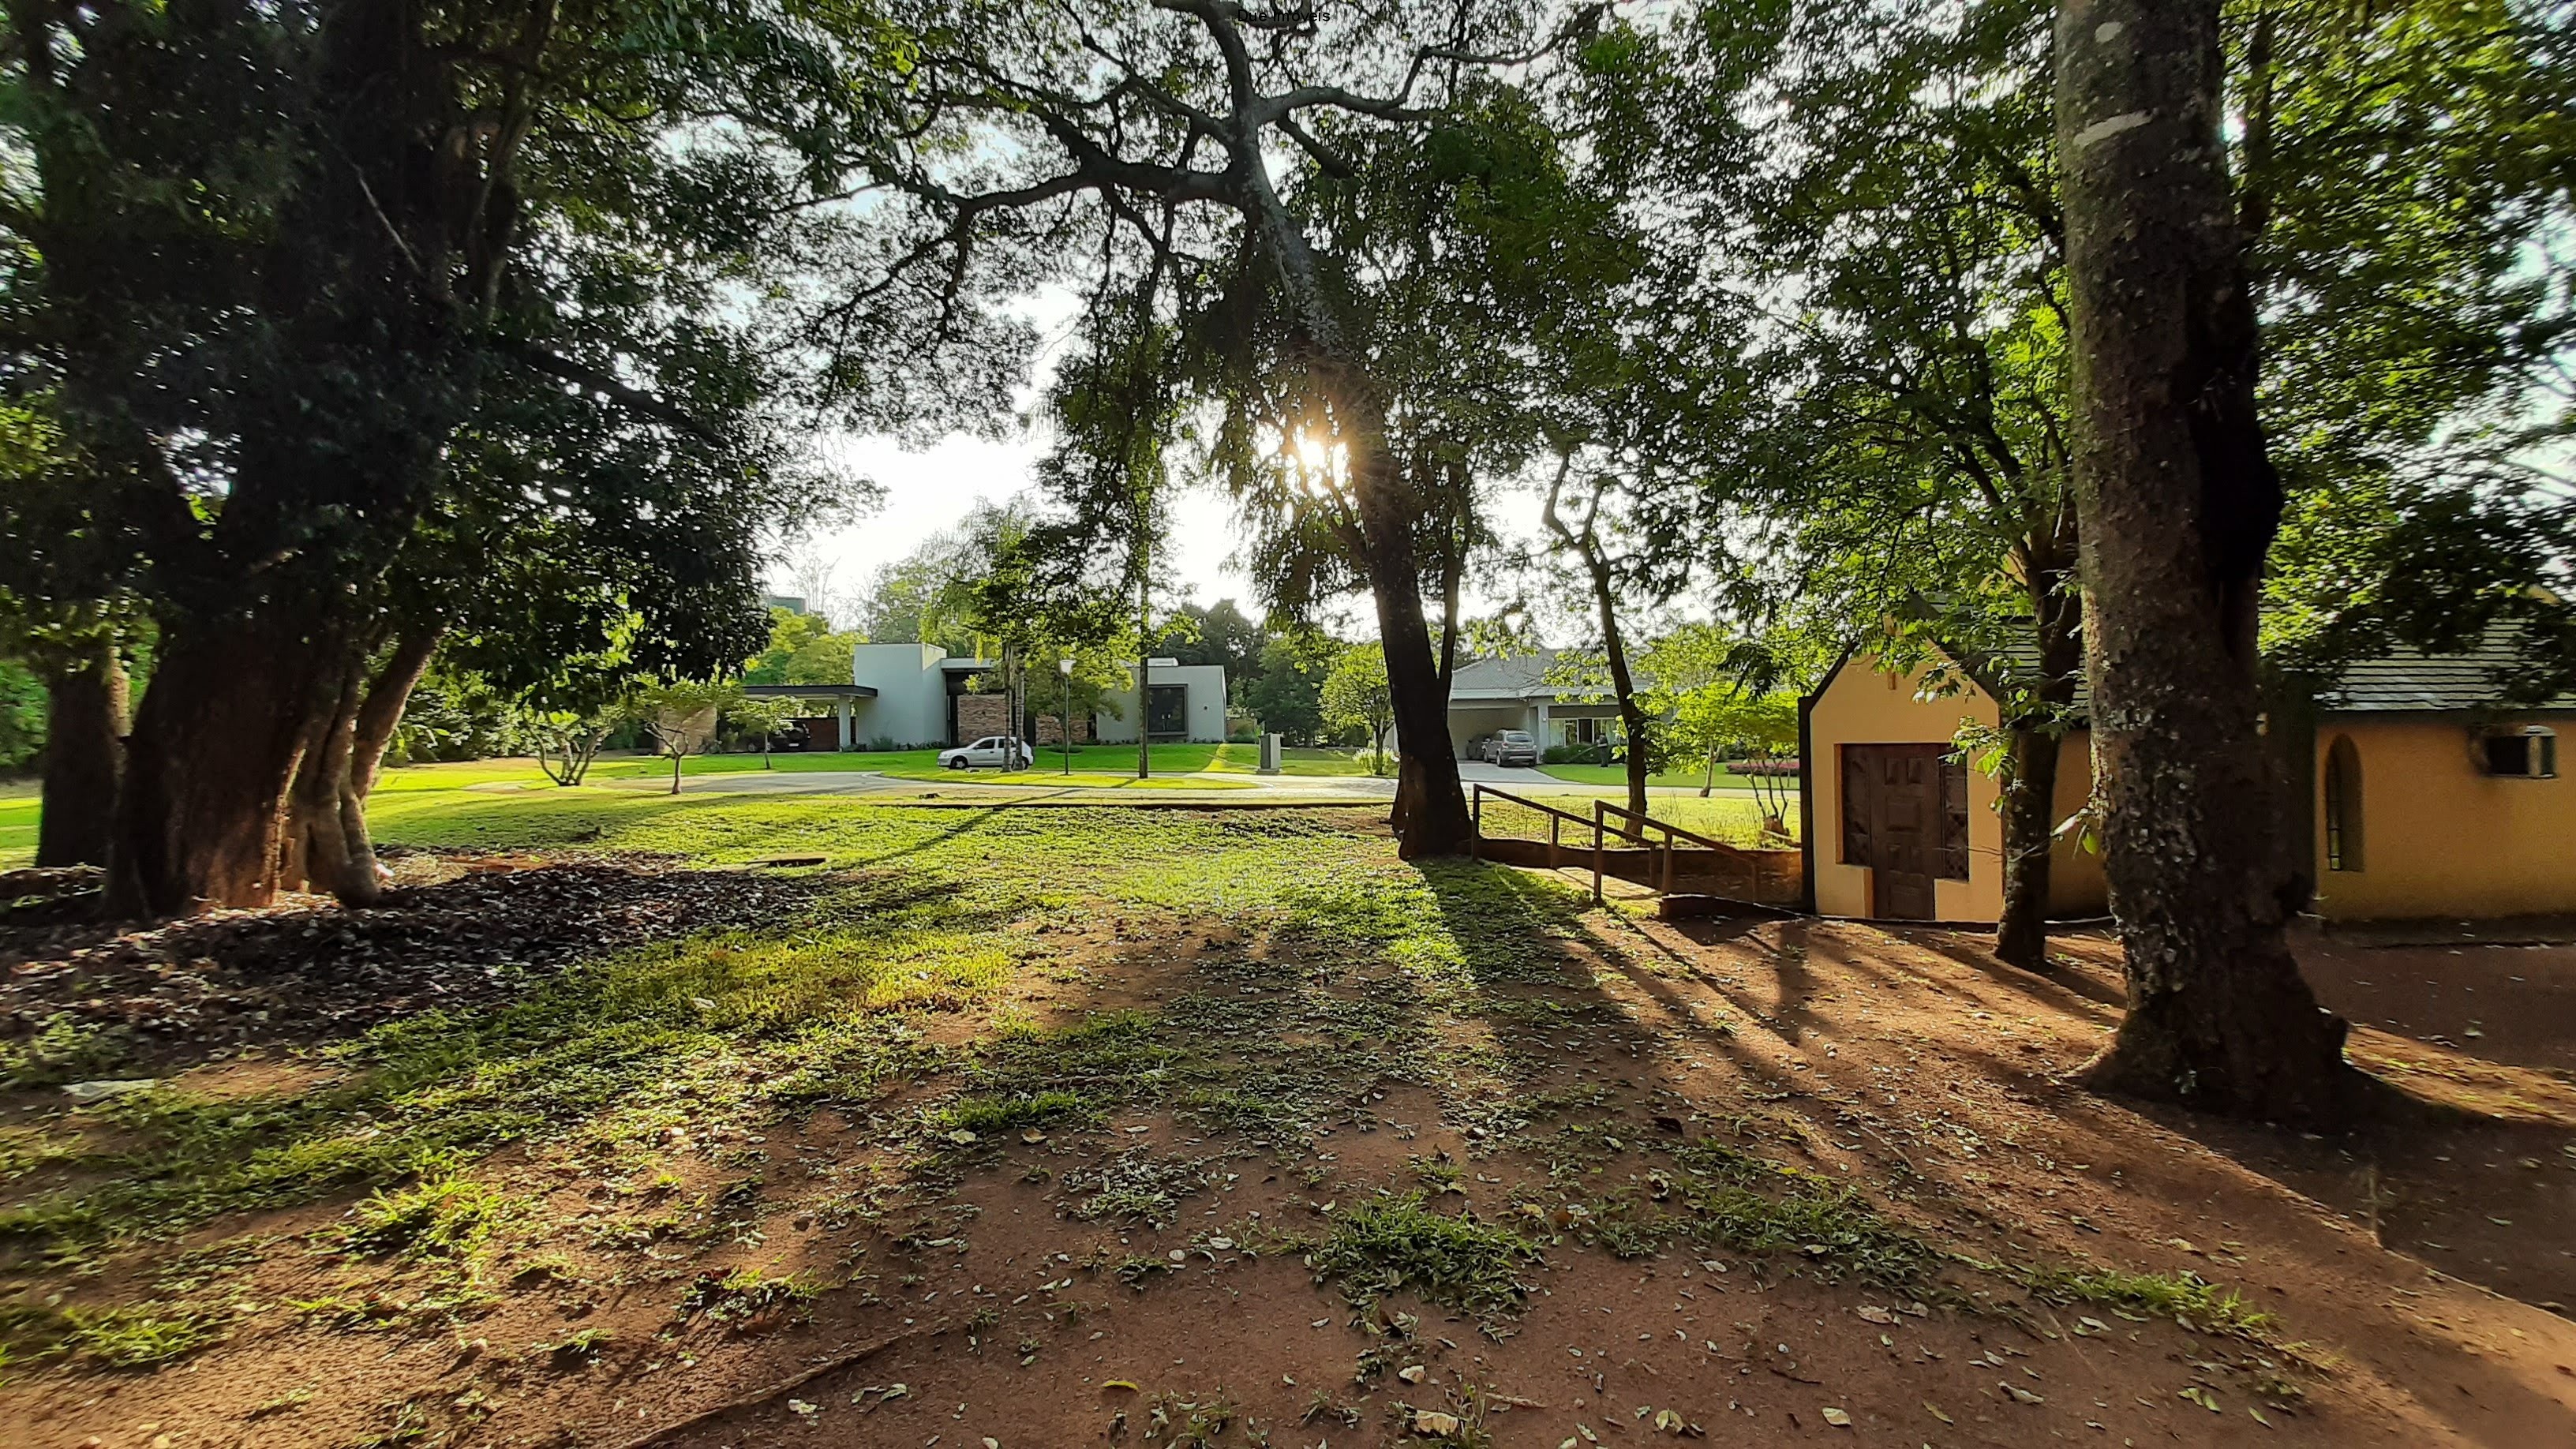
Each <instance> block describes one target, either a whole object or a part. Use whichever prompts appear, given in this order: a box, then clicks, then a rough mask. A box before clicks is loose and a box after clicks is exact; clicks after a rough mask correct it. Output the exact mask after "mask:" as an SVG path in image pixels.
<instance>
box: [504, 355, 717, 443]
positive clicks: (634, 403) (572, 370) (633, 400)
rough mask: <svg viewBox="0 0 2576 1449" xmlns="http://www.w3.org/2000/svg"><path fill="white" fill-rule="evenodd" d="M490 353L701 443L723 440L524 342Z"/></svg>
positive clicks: (637, 391)
mask: <svg viewBox="0 0 2576 1449" xmlns="http://www.w3.org/2000/svg"><path fill="white" fill-rule="evenodd" d="M492 347H493V350H494V351H496V352H498V353H500V354H501V355H502V356H504V357H507V358H509V359H510V360H511V361H513V362H516V363H518V364H519V365H520V366H522V367H525V368H527V369H528V370H530V371H532V372H541V373H544V374H545V375H546V376H548V377H554V378H561V379H562V380H563V381H565V382H569V383H572V384H574V385H575V386H577V387H580V388H582V389H584V390H586V391H589V392H593V393H597V394H598V395H599V396H601V397H603V398H606V399H607V400H609V401H610V402H613V403H615V404H617V405H618V406H619V407H622V408H624V409H626V410H627V411H629V412H632V413H640V414H642V415H643V416H645V417H648V418H651V419H652V420H654V421H655V422H658V423H662V424H664V425H665V426H668V427H673V428H677V429H679V430H680V431H681V432H684V433H686V434H688V435H689V436H690V437H693V438H695V439H697V440H698V441H699V442H702V443H710V444H716V445H721V444H722V443H723V442H724V438H723V437H722V436H721V435H720V434H718V433H717V432H716V431H715V430H714V429H713V428H710V427H708V426H707V425H706V424H704V423H702V422H699V421H698V420H697V419H696V418H693V417H691V416H689V414H688V413H687V412H686V411H684V410H682V409H681V408H679V407H676V406H674V405H672V404H671V403H668V402H665V401H663V400H662V399H660V398H658V397H655V396H654V395H652V394H651V393H649V392H645V391H644V390H642V389H641V388H635V387H629V386H628V385H626V384H625V383H622V382H619V381H618V380H617V379H616V378H614V377H611V376H609V375H608V374H607V373H604V372H601V371H599V370H598V369H596V368H592V367H586V366H584V365H582V364H581V363H578V362H575V361H573V360H572V359H570V358H568V357H560V356H557V355H556V354H554V353H552V352H548V351H546V350H545V349H544V348H542V347H538V346H535V345H533V344H531V343H525V342H508V341H503V342H496V343H494V344H492Z"/></svg>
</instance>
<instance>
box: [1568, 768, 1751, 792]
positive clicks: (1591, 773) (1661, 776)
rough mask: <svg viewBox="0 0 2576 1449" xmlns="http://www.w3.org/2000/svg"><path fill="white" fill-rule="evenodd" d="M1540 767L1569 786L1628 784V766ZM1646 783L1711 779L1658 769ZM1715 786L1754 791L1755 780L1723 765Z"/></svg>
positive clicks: (1702, 773) (1695, 783)
mask: <svg viewBox="0 0 2576 1449" xmlns="http://www.w3.org/2000/svg"><path fill="white" fill-rule="evenodd" d="M1539 770H1540V772H1541V773H1542V774H1545V775H1548V776H1551V777H1553V778H1555V779H1559V780H1563V781H1564V782H1566V783H1567V784H1569V785H1625V784H1627V783H1628V767H1627V766H1625V765H1541V766H1539ZM1646 783H1647V784H1649V785H1673V786H1678V787H1686V788H1689V789H1692V790H1696V789H1698V788H1699V787H1700V786H1702V785H1706V784H1708V783H1710V781H1709V778H1708V772H1707V771H1706V770H1704V769H1702V770H1658V771H1656V772H1655V773H1654V774H1651V775H1648V776H1647V777H1646ZM1792 783H1793V784H1794V783H1795V782H1792ZM1716 787H1717V788H1718V789H1720V790H1751V789H1752V788H1753V782H1752V781H1751V780H1750V779H1748V778H1746V777H1745V776H1742V775H1730V774H1728V773H1726V767H1725V766H1723V765H1721V766H1719V767H1718V771H1717V780H1716Z"/></svg>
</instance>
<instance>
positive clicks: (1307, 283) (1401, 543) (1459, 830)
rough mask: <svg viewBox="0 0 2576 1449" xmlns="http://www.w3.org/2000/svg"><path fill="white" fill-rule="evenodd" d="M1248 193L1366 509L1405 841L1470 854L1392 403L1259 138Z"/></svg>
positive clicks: (1359, 506) (1245, 203)
mask: <svg viewBox="0 0 2576 1449" xmlns="http://www.w3.org/2000/svg"><path fill="white" fill-rule="evenodd" d="M1235 164H1236V167H1237V173H1236V174H1237V180H1238V184H1239V185H1240V186H1241V188H1242V195H1241V197H1240V201H1239V204H1240V205H1241V207H1242V209H1243V212H1244V215H1245V217H1246V219H1247V220H1249V221H1250V222H1251V223H1252V226H1253V229H1254V231H1255V232H1256V233H1257V234H1258V236H1259V238H1260V242H1261V246H1262V249H1263V251H1264V253H1265V255H1266V256H1267V257H1268V258H1269V260H1270V262H1271V264H1272V267H1273V269H1274V271H1275V273H1276V275H1277V276H1278V279H1279V282H1280V285H1281V289H1282V290H1283V291H1284V292H1285V293H1286V294H1287V298H1288V304H1289V306H1288V311H1289V317H1290V320H1291V323H1292V325H1293V326H1294V328H1295V330H1296V332H1297V334H1298V340H1297V351H1299V352H1300V353H1301V354H1302V355H1303V359H1304V361H1305V363H1306V366H1307V369H1308V372H1309V374H1310V376H1311V377H1312V379H1313V382H1314V384H1315V385H1316V386H1317V388H1318V389H1319V391H1320V392H1321V394H1322V395H1323V396H1324V397H1325V398H1326V399H1329V400H1330V402H1331V404H1332V406H1333V408H1334V409H1335V412H1336V415H1337V417H1338V419H1339V420H1340V422H1341V424H1342V429H1341V431H1342V434H1343V442H1344V444H1345V445H1346V446H1347V448H1348V449H1349V457H1350V469H1351V496H1352V501H1353V504H1354V512H1355V513H1356V514H1357V519H1356V524H1357V530H1358V538H1357V540H1356V543H1357V552H1358V553H1359V554H1360V555H1361V556H1360V558H1358V559H1357V560H1356V562H1357V563H1358V564H1359V565H1360V570H1361V573H1362V574H1363V575H1364V576H1365V577H1366V578H1367V579H1368V583H1369V594H1370V596H1371V598H1372V600H1373V601H1374V602H1375V603H1376V605H1377V620H1378V638H1379V639H1380V640H1381V641H1382V642H1383V644H1384V646H1385V649H1386V681H1387V692H1388V694H1389V696H1390V697H1391V699H1392V700H1393V703H1394V706H1395V742H1396V750H1397V760H1396V770H1395V806H1394V809H1393V811H1392V813H1391V815H1390V817H1389V818H1390V820H1391V821H1392V823H1393V827H1394V829H1395V832H1396V852H1397V854H1398V855H1400V856H1402V857H1403V858H1404V859H1406V860H1419V859H1423V858H1425V857H1430V856H1442V855H1465V854H1467V853H1468V852H1469V851H1470V850H1471V849H1472V848H1473V847H1474V844H1475V833H1476V831H1475V824H1474V822H1473V821H1472V820H1471V819H1470V818H1469V816H1468V813H1467V792H1466V791H1465V790H1464V789H1463V788H1461V787H1460V786H1459V784H1458V752H1457V748H1456V747H1455V746H1454V745H1453V744H1452V743H1451V742H1450V739H1449V681H1448V679H1447V677H1446V676H1444V675H1443V674H1442V673H1441V670H1440V660H1439V658H1438V656H1437V655H1436V654H1435V653H1434V652H1433V645H1432V641H1431V626H1430V620H1429V619H1428V617H1427V616H1426V615H1425V613H1424V610H1423V607H1422V561H1421V559H1420V557H1419V556H1418V555H1417V554H1416V552H1415V548H1414V528H1415V524H1416V522H1417V520H1416V518H1415V515H1414V509H1413V504H1412V501H1411V500H1410V499H1409V498H1408V497H1407V490H1406V489H1405V488H1404V487H1403V486H1402V478H1401V468H1402V465H1401V464H1400V463H1399V462H1398V460H1397V458H1396V456H1395V453H1394V451H1393V449H1392V448H1390V447H1389V446H1388V438H1387V426H1386V406H1385V401H1384V398H1383V396H1382V394H1381V393H1380V392H1379V391H1378V388H1377V386H1376V382H1375V380H1374V379H1373V378H1372V377H1371V376H1370V373H1369V368H1368V361H1367V357H1366V355H1365V354H1364V353H1363V352H1361V351H1360V349H1358V348H1356V347H1354V346H1352V345H1351V344H1350V342H1349V340H1348V339H1347V337H1346V336H1345V335H1344V332H1343V328H1342V319H1341V316H1340V314H1339V313H1338V312H1336V311H1335V310H1334V307H1333V302H1332V300H1331V298H1330V297H1329V296H1327V295H1326V292H1325V289H1324V285H1323V278H1322V274H1321V271H1320V269H1319V268H1318V267H1317V265H1316V262H1315V253H1314V249H1313V247H1311V246H1309V245H1308V244H1307V240H1306V234H1305V232H1304V231H1303V230H1302V229H1301V228H1300V227H1299V226H1298V224H1297V222H1296V221H1295V219H1294V218H1292V217H1291V216H1290V215H1289V212H1288V208H1287V207H1286V206H1285V205H1283V204H1282V203H1281V201H1280V199H1279V194H1278V192H1277V190H1276V189H1275V188H1274V187H1273V186H1272V185H1271V182H1270V176H1269V172H1268V170H1267V167H1266V163H1265V162H1264V160H1263V158H1262V157H1261V155H1260V152H1259V149H1258V147H1257V146H1251V145H1246V146H1241V147H1238V148H1237V152H1236V161H1235Z"/></svg>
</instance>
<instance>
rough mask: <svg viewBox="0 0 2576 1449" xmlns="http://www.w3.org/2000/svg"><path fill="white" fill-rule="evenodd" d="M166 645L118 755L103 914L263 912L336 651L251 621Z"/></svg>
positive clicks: (177, 635) (272, 623)
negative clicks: (289, 798) (121, 764)
mask: <svg viewBox="0 0 2576 1449" xmlns="http://www.w3.org/2000/svg"><path fill="white" fill-rule="evenodd" d="M163 639H164V648H163V651H162V654H161V657H160V660H159V662H158V663H157V664H156V665H155V666H154V668H153V672H152V683H151V685H150V687H149V688H147V689H145V690H144V692H143V704H142V707H141V709H140V710H138V711H137V712H136V715H135V720H134V733H133V735H132V736H131V737H130V743H129V745H128V747H127V750H126V761H125V782H124V788H123V789H122V790H121V791H120V792H119V795H118V800H117V827H116V849H115V852H114V859H113V860H112V861H111V863H110V866H109V891H108V904H109V908H110V909H111V910H113V911H115V912H117V913H119V914H123V915H130V916H176V915H186V914H189V913H191V912H194V911H201V910H205V909H207V908H209V907H214V906H263V905H266V904H268V902H269V900H270V898H271V896H272V894H273V892H274V891H275V888H276V878H277V877H276V871H277V864H278V855H279V844H280V837H281V834H282V828H283V826H284V823H285V814H286V812H285V806H286V793H287V785H288V782H289V781H290V780H291V779H293V777H294V774H295V767H296V761H297V758H298V756H299V755H300V753H301V751H302V748H303V746H304V743H305V740H306V738H307V733H308V729H309V725H310V722H311V720H312V718H313V716H314V714H315V712H316V711H317V709H319V708H320V707H321V706H320V705H319V703H317V695H318V694H320V692H321V691H322V689H323V688H324V687H325V685H326V680H325V678H324V675H325V673H326V672H327V661H330V660H335V659H336V646H335V645H333V644H330V643H327V642H321V641H316V640H315V639H313V638H310V637H308V636H307V634H306V632H305V631H303V630H299V629H296V628H294V627H292V626H290V625H288V624H285V623H283V622H280V621H279V620H277V619H275V618H271V617H263V616H259V615H252V616H250V617H248V618H242V617H234V618H229V619H222V620H217V621H214V622H211V623H207V624H203V625H198V626H195V627H189V628H177V629H173V630H172V631H170V633H168V634H166V635H164V636H163Z"/></svg>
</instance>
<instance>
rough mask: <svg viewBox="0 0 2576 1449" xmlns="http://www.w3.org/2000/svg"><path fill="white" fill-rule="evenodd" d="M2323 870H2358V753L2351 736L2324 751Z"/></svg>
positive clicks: (2359, 814) (2346, 736) (2359, 833)
mask: <svg viewBox="0 0 2576 1449" xmlns="http://www.w3.org/2000/svg"><path fill="white" fill-rule="evenodd" d="M2326 869H2328V870H2359V869H2361V752H2360V751H2359V750H2356V749H2354V748H2353V747H2352V736H2350V735H2337V736H2335V742H2334V744H2333V745H2332V746H2330V747H2329V748H2328V749H2327V750H2326Z"/></svg>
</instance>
